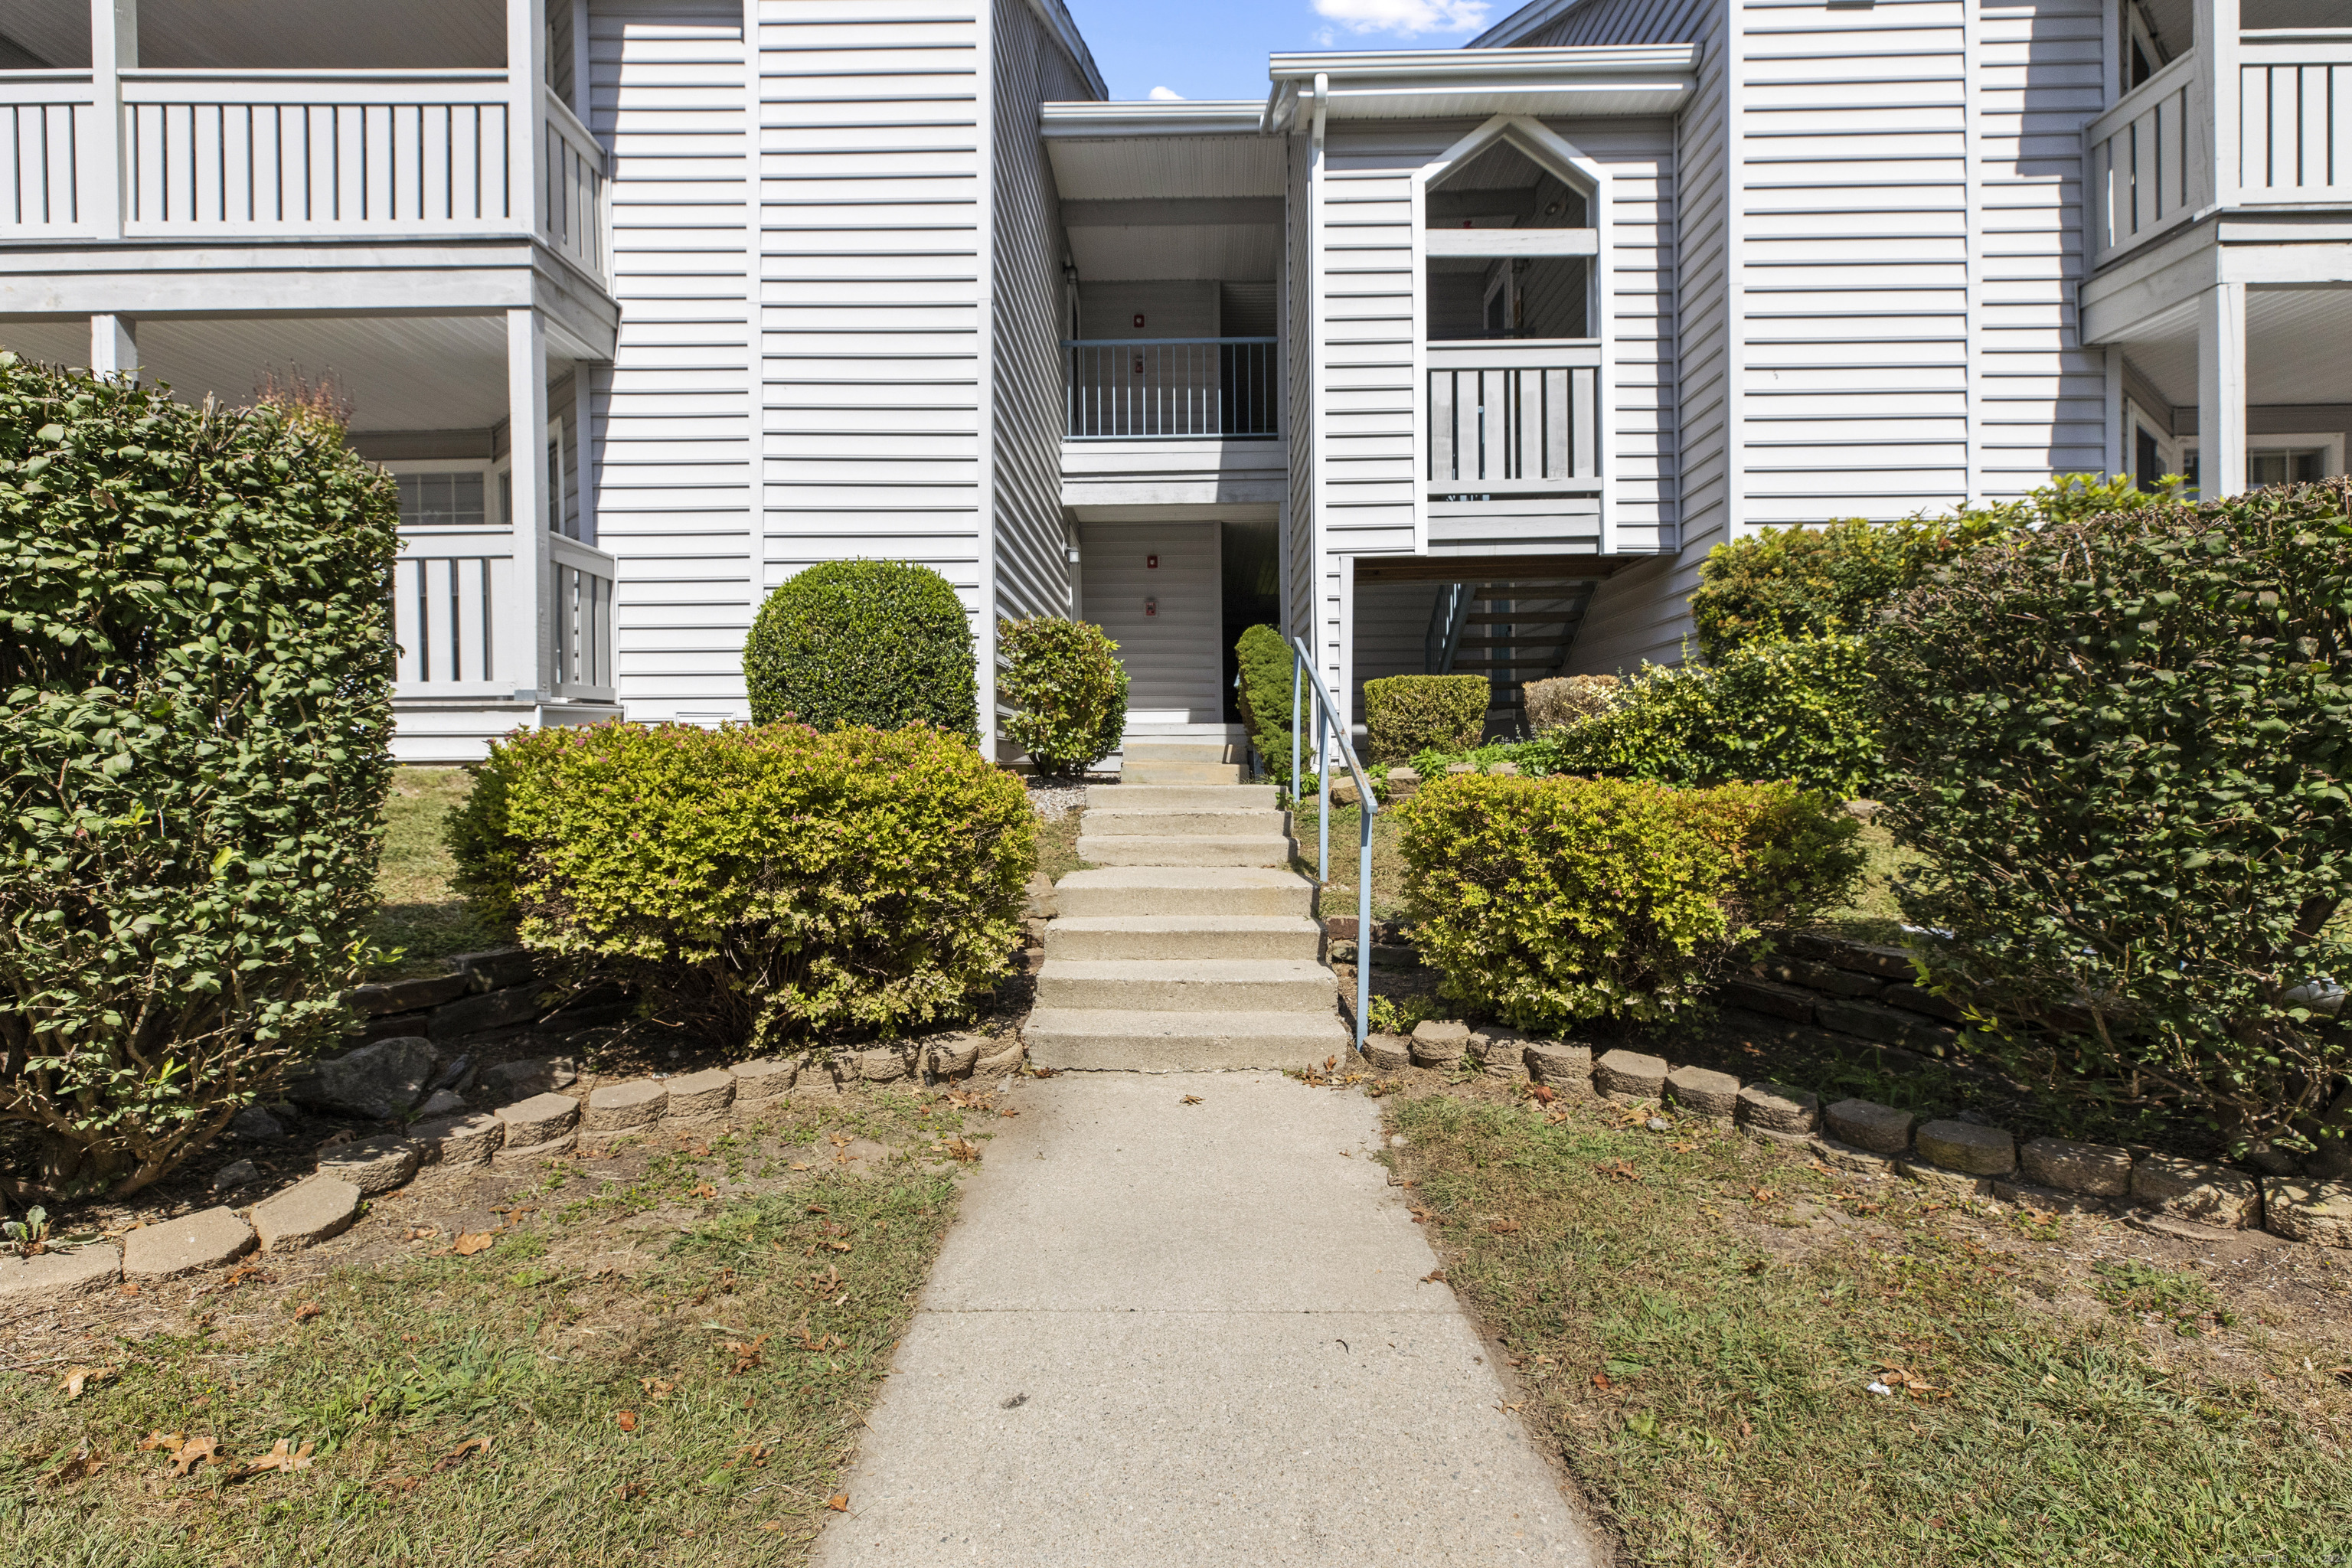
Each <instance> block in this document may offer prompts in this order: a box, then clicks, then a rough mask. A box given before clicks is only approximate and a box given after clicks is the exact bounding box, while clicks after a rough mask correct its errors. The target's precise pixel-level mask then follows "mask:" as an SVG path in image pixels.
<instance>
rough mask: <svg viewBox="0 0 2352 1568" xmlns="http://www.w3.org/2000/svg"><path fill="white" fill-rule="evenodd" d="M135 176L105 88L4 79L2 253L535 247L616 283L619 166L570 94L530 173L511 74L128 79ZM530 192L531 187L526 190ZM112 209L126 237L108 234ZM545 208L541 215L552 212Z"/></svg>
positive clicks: (57, 78) (166, 73)
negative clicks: (77, 247)
mask: <svg viewBox="0 0 2352 1568" xmlns="http://www.w3.org/2000/svg"><path fill="white" fill-rule="evenodd" d="M109 81H110V82H111V83H114V84H115V86H116V87H117V88H119V90H120V91H121V171H122V172H121V179H120V182H119V183H118V182H115V181H113V180H111V179H109V178H107V177H106V174H107V171H106V170H105V169H104V167H103V165H104V163H105V161H106V159H105V149H104V148H103V146H102V144H101V143H102V141H103V139H102V138H100V137H98V136H96V135H95V134H93V132H95V130H96V129H97V128H98V126H99V125H100V123H102V121H100V120H99V119H98V118H97V117H98V116H100V114H101V113H102V112H103V111H104V110H102V109H101V107H100V106H99V105H97V104H96V102H95V100H94V97H93V91H94V89H93V88H92V85H91V84H92V78H91V77H90V75H89V73H87V72H80V73H76V72H64V71H11V72H5V73H0V157H5V173H0V182H5V184H0V237H50V236H65V235H70V234H77V233H92V234H95V233H114V232H120V233H121V234H122V235H123V236H125V237H129V238H133V239H177V238H193V237H233V238H243V239H268V238H278V237H289V238H311V237H336V236H345V235H349V236H370V237H375V236H387V235H396V236H408V235H432V236H445V237H504V236H510V235H516V234H524V233H528V234H530V235H533V236H535V237H538V238H539V239H540V240H541V241H542V242H543V243H545V244H546V245H547V246H548V247H550V248H551V249H553V250H555V251H556V252H557V253H558V254H560V255H562V256H563V257H565V258H567V259H569V260H571V261H572V263H574V264H575V265H577V266H578V267H579V268H582V270H583V271H585V272H587V273H588V274H589V275H590V276H592V277H593V278H595V279H598V280H599V281H603V280H604V279H606V278H607V277H608V276H609V273H608V270H607V267H606V260H605V254H604V251H605V236H606V233H607V232H608V230H609V227H610V225H609V223H608V221H607V217H606V213H605V200H606V192H605V160H604V149H603V148H602V147H601V146H599V145H598V143H597V142H596V139H595V138H594V137H593V136H592V135H590V134H589V132H588V130H587V128H586V127H585V126H583V125H582V124H581V123H580V121H579V120H578V119H577V118H575V117H574V116H573V114H572V110H570V109H569V108H567V107H566V106H565V105H564V104H563V102H562V100H560V99H558V98H557V97H556V96H555V95H554V93H553V92H551V91H549V90H547V89H544V88H542V89H541V91H540V93H539V95H538V103H539V112H538V121H539V123H538V125H537V127H536V128H535V130H534V132H533V135H532V137H531V139H530V148H531V149H532V153H531V155H532V156H533V157H535V158H536V159H538V160H539V161H540V163H541V164H542V165H543V166H542V167H541V168H537V169H534V168H531V167H530V164H528V163H519V159H520V152H519V151H518V150H517V148H516V145H515V142H514V140H513V137H512V135H511V128H512V123H513V121H512V116H513V114H514V102H515V100H514V99H513V98H512V96H511V94H510V89H509V81H508V77H507V73H506V72H505V71H503V70H429V71H425V70H331V71H321V70H196V69H185V70H182V69H173V70H155V69H141V70H126V71H122V72H121V73H119V75H117V76H115V77H110V78H109ZM526 185H528V186H529V187H530V188H525V187H526ZM109 202H112V203H117V204H119V206H120V214H119V227H118V226H115V225H109V224H104V223H101V222H100V219H101V218H102V217H103V216H107V215H106V214H104V213H103V212H102V211H101V210H100V209H101V208H102V207H103V206H104V205H106V204H107V203H109ZM534 207H536V209H537V210H536V211H534V210H533V209H534Z"/></svg>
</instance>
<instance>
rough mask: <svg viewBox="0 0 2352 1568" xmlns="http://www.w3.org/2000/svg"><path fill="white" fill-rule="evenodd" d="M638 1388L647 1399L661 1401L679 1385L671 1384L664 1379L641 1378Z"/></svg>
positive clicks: (638, 1381)
mask: <svg viewBox="0 0 2352 1568" xmlns="http://www.w3.org/2000/svg"><path fill="white" fill-rule="evenodd" d="M637 1387H638V1388H639V1389H640V1390H642V1391H643V1392H644V1393H645V1394H646V1397H647V1398H648V1399H654V1400H659V1399H661V1398H662V1397H663V1396H664V1395H666V1394H669V1393H671V1392H672V1391H673V1390H675V1389H676V1388H677V1384H674V1383H670V1382H668V1381H667V1380H665V1379H663V1378H658V1377H641V1378H639V1379H637Z"/></svg>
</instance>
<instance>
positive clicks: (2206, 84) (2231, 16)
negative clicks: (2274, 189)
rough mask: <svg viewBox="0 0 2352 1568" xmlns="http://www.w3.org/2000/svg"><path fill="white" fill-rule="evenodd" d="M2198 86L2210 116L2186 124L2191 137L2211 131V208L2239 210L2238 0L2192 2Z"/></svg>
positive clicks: (2194, 118)
mask: <svg viewBox="0 0 2352 1568" xmlns="http://www.w3.org/2000/svg"><path fill="white" fill-rule="evenodd" d="M2192 26H2194V28H2195V38H2194V43H2193V47H2194V49H2195V51H2196V56H2197V65H2196V71H2197V83H2198V86H2199V88H2200V89H2201V91H2202V95H2203V97H2204V100H2205V102H2206V103H2207V105H2208V106H2209V107H2210V113H2208V114H2206V115H2204V116H2202V117H2201V118H2200V117H2197V116H2195V115H2194V114H2193V111H2192V116H2191V118H2190V120H2189V132H2190V134H2192V135H2194V134H2197V133H2198V132H2199V131H2200V129H2201V128H2203V127H2208V126H2210V128H2211V135H2212V138H2213V148H2212V152H2213V205H2215V206H2217V207H2232V206H2235V205H2238V177H2239V174H2240V173H2241V170H2240V168H2239V151H2238V149H2239V142H2240V135H2239V131H2240V121H2239V118H2238V116H2239V107H2238V100H2239V96H2240V90H2239V55H2240V53H2241V50H2240V47H2239V37H2238V27H2239V22H2238V0H2196V20H2195V22H2194V23H2193V24H2192Z"/></svg>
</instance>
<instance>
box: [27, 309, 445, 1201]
mask: <svg viewBox="0 0 2352 1568" xmlns="http://www.w3.org/2000/svg"><path fill="white" fill-rule="evenodd" d="M397 522H398V498H397V492H396V491H395V489H394V487H393V484H392V482H391V480H390V479H387V478H386V477H385V476H384V475H383V473H382V471H381V470H379V469H376V468H372V467H370V466H369V465H367V464H365V463H363V462H362V461H360V460H359V459H358V458H355V457H353V456H352V454H351V452H350V451H349V450H348V449H347V448H346V447H344V445H343V440H342V432H341V429H340V428H339V427H337V426H335V425H333V424H332V423H331V422H329V421H326V420H324V419H321V418H319V417H317V416H314V415H311V414H310V413H308V412H306V411H304V410H301V409H299V408H289V407H284V406H274V405H273V406H264V407H260V408H255V409H250V410H236V411H220V410H213V409H205V410H199V409H194V408H189V407H186V406H184V405H180V404H177V403H174V402H173V401H172V400H171V399H170V397H169V396H168V395H165V393H164V392H163V390H162V389H160V388H145V387H137V386H132V385H130V384H125V383H121V382H113V381H102V380H93V379H91V378H89V377H87V376H83V375H76V374H65V373H61V372H57V371H51V370H47V369H43V368H40V367H37V366H34V365H30V364H27V363H24V362H22V361H20V360H19V359H17V358H16V356H15V355H14V354H5V353H0V615H5V617H6V621H7V635H6V636H5V637H0V689H5V691H6V692H7V705H6V710H5V714H0V791H5V795H0V976H5V985H6V987H7V998H6V1005H5V1007H0V1120H5V1121H13V1122H19V1123H29V1124H31V1125H33V1126H34V1127H37V1128H38V1129H39V1131H40V1137H41V1142H42V1174H43V1178H44V1180H45V1181H46V1182H47V1184H49V1185H51V1186H53V1187H57V1188H59V1189H64V1190H69V1191H70V1190H81V1191H89V1190H97V1189H99V1188H106V1189H110V1190H111V1191H112V1192H113V1193H115V1194H126V1193H131V1192H135V1191H137V1190H138V1189H140V1188H141V1187H143V1186H145V1185H147V1184H150V1183H152V1182H153V1181H155V1180H156V1179H157V1178H159V1177H161V1176H163V1175H165V1174H168V1173H170V1172H171V1171H172V1170H173V1169H174V1168H175V1167H176V1166H177V1165H179V1164H180V1163H181V1162H183V1161H184V1160H185V1159H186V1158H187V1157H188V1156H189V1155H190V1154H191V1153H193V1152H194V1151H195V1150H197V1149H199V1148H201V1147H202V1146H203V1145H204V1144H205V1142H207V1141H209V1140H210V1139H211V1138H212V1137H214V1136H215V1134H217V1133H218V1131H220V1129H221V1128H222V1126H223V1125H224V1124H225V1123H226V1121H227V1120H228V1118H229V1117H230V1116H232V1115H234V1114H235V1113H236V1110H237V1109H238V1108H239V1107H241V1106H243V1105H245V1104H247V1103H248V1102H249V1101H251V1100H254V1099H255V1098H256V1097H257V1096H261V1095H266V1094H268V1093H269V1092H270V1091H271V1089H272V1088H273V1086H274V1085H275V1084H276V1083H277V1082H278V1079H279V1077H280V1076H281V1075H282V1074H283V1072H284V1071H285V1069H286V1068H288V1067H289V1065H291V1064H293V1063H295V1062H298V1061H299V1060H301V1059H303V1058H307V1057H308V1056H310V1054H311V1053H312V1052H313V1051H314V1050H315V1049H316V1048H317V1047H320V1045H321V1044H322V1043H325V1042H328V1041H331V1040H332V1039H334V1037H336V1035H337V1033H338V1031H339V1028H340V1026H341V1022H342V1019H343V1016H344V1015H343V1013H342V1010H341V1004H340V1002H339V1000H338V994H339V992H340V990H341V987H342V986H344V985H345V984H348V983H349V982H350V981H351V980H352V977H353V975H354V973H356V971H357V970H358V969H359V968H360V966H361V964H362V960H363V959H364V957H365V951H364V949H365V942H364V934H365V931H366V929H367V925H368V921H369V920H370V918H371V916H372V915H373V910H374V908H375V888H374V880H375V868H376V852H377V847H378V835H379V832H380V828H379V821H380V814H381V811H382V808H383V798H384V793H385V790H386V788H387V787H388V785H389V783H390V779H391V759H390V752H389V747H390V741H391V733H392V711H391V698H392V679H393V659H394V652H393V646H392V628H391V621H390V608H391V605H390V588H391V570H392V562H393V557H394V552H395V550H396V548H397V540H396V536H395V529H396V526H397Z"/></svg>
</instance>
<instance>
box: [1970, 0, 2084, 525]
mask: <svg viewBox="0 0 2352 1568" xmlns="http://www.w3.org/2000/svg"><path fill="white" fill-rule="evenodd" d="M1977 15H1978V22H1977V38H1978V44H1977V53H1978V62H1979V63H1978V71H1977V83H1978V86H1977V99H1976V105H1977V128H1976V129H1977V138H1976V145H1977V158H1978V164H1977V184H1978V200H1979V203H1980V204H1981V205H1980V210H1979V218H1978V233H1979V255H1980V258H1981V259H1980V261H1979V283H1978V300H1977V376H1978V387H1977V440H1978V458H1977V479H1978V485H1979V492H1980V493H1981V494H1982V495H1983V496H1985V497H1987V498H1990V499H1995V500H2000V499H2006V498H2009V497H2013V496H2020V495H2023V494H2024V493H2025V492H2027V491H2028V490H2031V489H2033V487H2034V486H2036V485H2039V484H2042V483H2044V482H2046V481H2047V480H2048V479H2049V478H2050V476H2051V474H2053V472H2056V473H2095V472H2097V471H2099V470H2100V469H2101V468H2104V467H2105V463H2106V439H2105V420H2106V356H2105V353H2104V352H2103V351H2101V350H2097V349H2085V348H2084V347H2083V346H2082V342H2081V339H2080V335H2079V326H2080V323H2079V321H2077V319H2076V316H2075V311H2074V283H2073V280H2074V279H2075V278H2076V277H2078V276H2080V273H2081V267H2082V259H2083V243H2084V241H2083V225H2084V181H2083V170H2082V126H2083V124H2084V121H2087V120H2089V119H2091V118H2093V117H2094V116H2095V115H2096V114H2098V112H2099V111H2100V110H2101V109H2102V108H2103V107H2104V106H2105V100H2104V96H2103V94H2102V92H2101V73H2102V70H2103V67H2102V65H2101V36H2100V35H2101V21H2102V18H2101V16H2100V12H2099V7H2098V5H2096V4H2095V0H2035V3H2033V4H2031V5H2021V4H2009V5H1993V4H1982V5H1980V9H1979V11H1978V14H1977Z"/></svg>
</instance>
